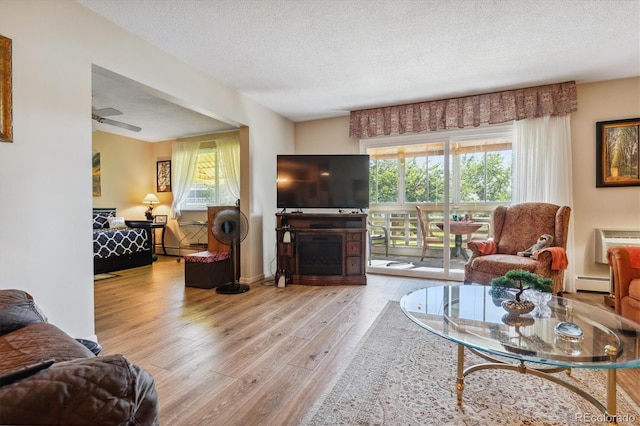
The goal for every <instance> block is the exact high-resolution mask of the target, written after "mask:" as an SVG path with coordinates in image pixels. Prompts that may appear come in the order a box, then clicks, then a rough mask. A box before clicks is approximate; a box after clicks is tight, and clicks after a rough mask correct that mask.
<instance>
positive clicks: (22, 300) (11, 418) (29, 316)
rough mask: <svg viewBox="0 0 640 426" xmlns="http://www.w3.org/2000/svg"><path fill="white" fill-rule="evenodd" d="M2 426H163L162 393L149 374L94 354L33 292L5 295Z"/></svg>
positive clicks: (0, 337)
mask: <svg viewBox="0 0 640 426" xmlns="http://www.w3.org/2000/svg"><path fill="white" fill-rule="evenodd" d="M0 424H3V425H4V424H12V425H25V424H29V425H42V424H47V425H60V424H64V425H79V424H82V425H88V424H100V425H156V424H158V396H157V393H156V389H155V384H154V381H153V377H151V375H150V374H149V373H148V372H147V371H145V370H144V369H142V368H141V367H139V366H137V365H134V364H132V363H130V362H129V361H127V359H126V358H125V357H124V356H122V355H109V356H96V355H94V354H93V352H91V351H90V350H89V349H88V348H87V347H85V346H84V345H82V344H81V343H79V342H78V341H77V340H76V339H74V338H72V337H70V336H69V335H67V334H66V333H65V332H63V331H62V330H60V329H59V328H57V327H56V326H55V325H53V324H50V323H49V322H47V319H46V317H45V316H44V314H43V313H42V312H41V311H40V310H39V309H38V308H37V306H36V305H35V303H34V301H33V298H32V297H31V296H30V295H29V294H28V293H26V292H24V291H20V290H0Z"/></svg>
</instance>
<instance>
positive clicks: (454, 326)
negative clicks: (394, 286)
mask: <svg viewBox="0 0 640 426" xmlns="http://www.w3.org/2000/svg"><path fill="white" fill-rule="evenodd" d="M490 288H491V287H490V286H484V285H456V286H440V287H429V288H423V289H420V290H416V291H413V292H411V293H409V294H407V295H405V296H403V297H402V299H401V301H400V306H401V308H402V310H403V311H404V313H405V314H406V315H407V316H408V317H409V318H410V319H411V320H413V321H414V322H416V323H417V324H418V325H420V326H421V327H423V328H425V329H427V330H429V331H431V332H433V333H435V334H437V335H439V336H442V337H444V338H446V339H448V340H451V341H453V342H455V343H459V344H462V345H464V346H468V347H470V348H474V349H477V350H480V351H483V352H487V353H491V354H494V355H501V356H506V357H510V358H514V359H517V360H524V361H531V362H536V363H542V364H549V365H555V366H559V367H568V368H571V367H581V368H631V367H638V366H640V324H637V323H634V322H632V321H629V320H627V319H625V318H622V317H620V316H618V315H616V314H614V313H613V312H612V311H606V310H604V309H600V308H598V307H595V306H592V305H588V304H586V303H582V302H579V301H575V300H569V299H564V298H561V297H556V296H550V295H548V294H547V295H546V297H547V299H549V300H548V301H541V302H537V307H536V309H535V310H534V311H533V312H531V313H529V314H526V315H520V316H513V315H511V316H510V315H508V313H507V312H506V311H505V310H504V308H503V307H502V306H501V300H494V299H493V298H492V297H491V295H490V294H489V290H490ZM612 348H613V349H614V351H615V356H613V357H612V356H611V355H609V354H608V353H611V352H612V350H611V349H612Z"/></svg>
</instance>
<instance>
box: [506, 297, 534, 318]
mask: <svg viewBox="0 0 640 426" xmlns="http://www.w3.org/2000/svg"><path fill="white" fill-rule="evenodd" d="M535 308H536V305H534V304H533V302H530V301H528V300H522V301H517V300H504V301H503V302H502V309H504V310H505V311H507V312H509V313H510V314H511V315H524V314H528V313H529V312H531V311H533V310H534V309H535Z"/></svg>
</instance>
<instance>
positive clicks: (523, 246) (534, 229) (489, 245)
mask: <svg viewBox="0 0 640 426" xmlns="http://www.w3.org/2000/svg"><path fill="white" fill-rule="evenodd" d="M570 216H571V208H570V207H568V206H557V205H555V204H549V203H521V204H515V205H513V206H510V207H504V206H499V207H496V208H495V209H494V210H493V212H492V213H491V223H492V232H493V236H492V239H490V240H485V241H481V240H472V241H470V242H468V243H467V247H468V248H469V250H471V252H472V255H471V258H469V261H468V262H467V263H466V264H465V266H464V282H465V284H470V283H479V284H485V285H488V284H491V280H492V279H494V278H497V277H500V276H502V275H504V274H506V273H507V272H508V271H510V270H512V269H522V270H525V271H528V272H532V273H534V274H537V275H539V276H542V277H546V278H551V279H552V280H553V283H554V284H553V293H554V294H560V293H562V291H563V280H564V269H566V266H567V260H566V252H565V249H566V247H567V232H568V229H569V219H570ZM542 234H549V235H551V236H553V243H552V246H553V247H551V248H550V249H545V250H540V251H539V252H536V253H534V254H533V256H531V257H524V256H518V255H517V253H518V252H523V251H526V250H527V249H529V248H530V247H532V246H533V245H534V244H535V243H536V241H537V240H538V238H539V237H540V236H541V235H542ZM554 247H555V248H554Z"/></svg>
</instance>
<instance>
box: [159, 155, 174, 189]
mask: <svg viewBox="0 0 640 426" xmlns="http://www.w3.org/2000/svg"><path fill="white" fill-rule="evenodd" d="M156 177H157V188H156V189H157V191H156V192H171V160H163V161H158V162H157V164H156Z"/></svg>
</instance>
